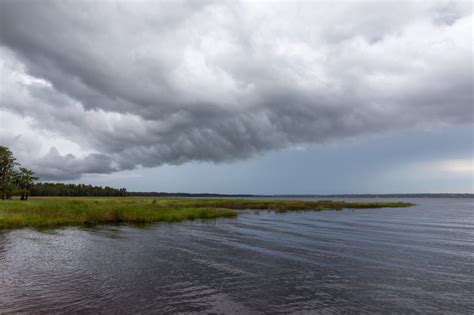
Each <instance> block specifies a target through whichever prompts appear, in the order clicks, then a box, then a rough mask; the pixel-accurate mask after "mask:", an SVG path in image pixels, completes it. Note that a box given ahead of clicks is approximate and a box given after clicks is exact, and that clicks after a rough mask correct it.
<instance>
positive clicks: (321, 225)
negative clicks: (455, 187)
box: [0, 199, 474, 314]
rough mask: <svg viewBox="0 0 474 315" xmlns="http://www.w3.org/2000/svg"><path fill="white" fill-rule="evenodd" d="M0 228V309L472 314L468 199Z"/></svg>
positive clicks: (473, 234)
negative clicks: (141, 224) (146, 222)
mask: <svg viewBox="0 0 474 315" xmlns="http://www.w3.org/2000/svg"><path fill="white" fill-rule="evenodd" d="M410 201H413V202H415V203H417V206H415V207H411V208H406V209H367V210H354V211H352V210H344V211H326V212H299V213H283V214H281V213H271V212H265V211H262V212H253V211H247V212H244V213H243V214H241V215H240V216H239V217H238V218H237V219H218V220H213V221H194V222H184V223H175V224H156V225H153V226H151V227H148V228H146V229H143V228H132V227H106V228H100V229H75V228H68V229H62V230H57V231H55V232H46V233H45V232H35V231H31V230H16V231H9V232H0V312H9V311H10V312H20V311H22V312H74V311H80V310H81V311H84V310H85V311H90V312H117V311H123V312H138V311H140V312H151V311H154V312H159V313H165V312H226V313H276V312H308V311H318V312H326V313H334V312H336V313H339V312H386V311H391V312H400V313H402V312H413V311H416V312H424V313H446V312H451V313H453V312H454V313H471V314H472V313H473V312H474V299H473V296H474V208H473V200H472V199H412V200H410Z"/></svg>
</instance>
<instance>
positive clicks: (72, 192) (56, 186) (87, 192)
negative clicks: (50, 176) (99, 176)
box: [30, 183, 127, 197]
mask: <svg viewBox="0 0 474 315" xmlns="http://www.w3.org/2000/svg"><path fill="white" fill-rule="evenodd" d="M30 194H31V196H74V197H78V196H90V197H99V196H103V197H120V196H127V190H126V189H125V188H120V189H117V188H112V187H108V186H105V187H102V186H93V185H84V184H63V183H35V184H33V185H32V186H31V188H30Z"/></svg>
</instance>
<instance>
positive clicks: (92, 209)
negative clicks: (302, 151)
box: [0, 197, 411, 229]
mask: <svg viewBox="0 0 474 315" xmlns="http://www.w3.org/2000/svg"><path fill="white" fill-rule="evenodd" d="M410 205H411V204H409V203H403V202H342V201H287V200H236V199H188V198H155V199H153V198H132V197H104V198H100V197H93V198H92V197H89V198H87V197H83V198H81V197H33V198H30V200H28V201H20V200H15V199H14V200H8V201H4V202H0V229H13V228H24V227H30V228H54V227H61V226H93V225H100V224H147V223H153V222H175V221H183V220H194V219H210V218H219V217H235V216H237V214H238V212H237V211H235V210H238V209H254V210H264V209H265V210H273V211H308V210H313V211H320V210H331V209H332V210H341V209H344V208H351V209H360V208H383V207H408V206H410Z"/></svg>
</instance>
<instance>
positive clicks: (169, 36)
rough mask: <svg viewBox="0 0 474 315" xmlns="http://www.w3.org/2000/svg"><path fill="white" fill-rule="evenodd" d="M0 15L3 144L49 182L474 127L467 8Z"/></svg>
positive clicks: (3, 6) (389, 5)
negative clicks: (420, 130)
mask: <svg viewBox="0 0 474 315" xmlns="http://www.w3.org/2000/svg"><path fill="white" fill-rule="evenodd" d="M0 12H1V13H0V14H1V18H0V23H1V28H0V45H1V46H0V75H1V86H0V115H1V116H0V123H1V124H3V128H2V127H1V126H0V143H1V144H3V145H9V146H10V147H11V148H12V149H13V151H14V152H15V153H16V154H17V155H18V156H19V158H20V159H21V160H22V162H23V163H24V164H25V165H29V166H30V167H33V168H35V166H36V167H37V169H38V170H39V171H41V174H39V175H40V176H41V177H42V178H43V179H61V180H65V179H76V178H79V177H80V176H81V175H82V174H86V173H112V172H115V171H120V170H129V169H134V168H136V167H138V166H143V167H155V166H159V165H162V164H172V165H176V164H182V163H186V162H189V161H210V162H228V161H234V160H240V159H248V158H252V157H255V156H258V155H261V154H264V153H265V152H268V151H272V150H281V149H286V148H291V147H296V146H305V145H311V144H319V143H326V142H337V141H341V140H344V139H348V138H352V137H366V136H371V135H374V134H380V133H383V132H388V131H391V130H401V129H408V128H413V127H417V126H427V127H430V126H437V125H460V124H467V123H472V122H473V121H474V115H473V107H472V104H473V103H474V102H473V51H472V26H473V15H472V6H471V4H470V2H468V1H466V2H462V1H461V2H451V1H430V2H421V1H420V2H417V1H414V2H411V1H410V2H409V1H402V2H384V1H378V2H375V1H373V2H363V1H362V2H361V1H357V2H344V3H337V4H334V3H329V2H328V3H323V2H297V3H292V4H291V5H290V4H287V3H280V2H276V3H272V4H268V3H266V4H265V3H261V2H236V1H178V2H167V1H166V2H159V1H100V2H97V3H96V2H92V1H51V0H46V1H24V0H15V1H11V0H3V1H1V2H0ZM7 125H8V126H10V127H8V128H7V127H5V126H7ZM31 143H34V145H27V144H31Z"/></svg>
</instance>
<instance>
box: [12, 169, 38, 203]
mask: <svg viewBox="0 0 474 315" xmlns="http://www.w3.org/2000/svg"><path fill="white" fill-rule="evenodd" d="M37 179H38V177H35V176H34V173H33V171H32V170H29V169H27V168H26V167H20V171H19V172H18V173H16V174H15V184H16V186H17V187H18V192H19V193H20V196H21V198H20V199H21V200H28V196H29V195H30V188H31V186H32V185H33V182H34V181H35V180H37Z"/></svg>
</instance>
